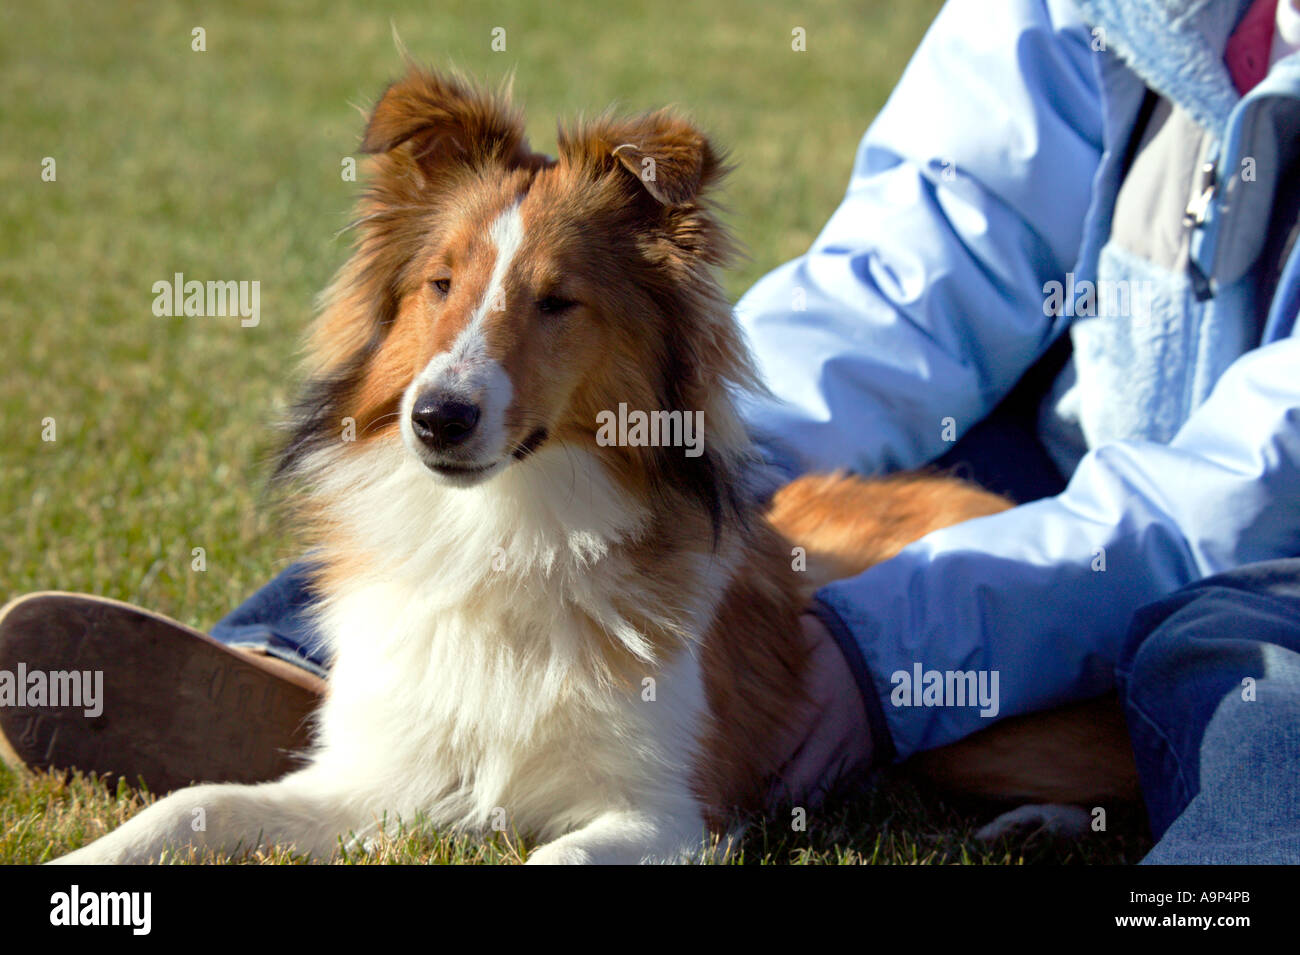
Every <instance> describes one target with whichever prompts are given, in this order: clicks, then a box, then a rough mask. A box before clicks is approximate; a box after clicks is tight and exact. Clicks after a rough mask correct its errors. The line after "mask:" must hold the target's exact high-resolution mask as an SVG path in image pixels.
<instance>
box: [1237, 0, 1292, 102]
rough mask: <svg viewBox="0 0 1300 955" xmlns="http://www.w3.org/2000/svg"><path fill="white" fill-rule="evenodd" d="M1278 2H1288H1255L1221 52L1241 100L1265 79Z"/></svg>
mask: <svg viewBox="0 0 1300 955" xmlns="http://www.w3.org/2000/svg"><path fill="white" fill-rule="evenodd" d="M1279 2H1281V3H1286V2H1287V0H1255V2H1254V3H1252V4H1251V5H1250V9H1249V10H1248V11H1246V15H1245V16H1244V17H1243V18H1242V20H1241V23H1240V24H1238V25H1237V29H1236V31H1234V32H1233V34H1232V36H1231V37H1229V38H1228V46H1227V47H1226V48H1225V49H1224V51H1223V61H1224V63H1226V64H1227V67H1228V73H1229V74H1230V75H1231V76H1232V83H1233V85H1234V86H1236V87H1237V92H1238V93H1241V94H1242V95H1243V96H1244V95H1245V94H1246V93H1247V92H1248V91H1250V90H1252V89H1254V87H1255V84H1257V83H1258V82H1259V81H1260V80H1262V79H1263V78H1264V77H1265V76H1267V75H1268V66H1269V64H1268V59H1269V56H1270V54H1271V53H1272V52H1273V29H1274V26H1275V24H1276V23H1277V5H1278V3H1279Z"/></svg>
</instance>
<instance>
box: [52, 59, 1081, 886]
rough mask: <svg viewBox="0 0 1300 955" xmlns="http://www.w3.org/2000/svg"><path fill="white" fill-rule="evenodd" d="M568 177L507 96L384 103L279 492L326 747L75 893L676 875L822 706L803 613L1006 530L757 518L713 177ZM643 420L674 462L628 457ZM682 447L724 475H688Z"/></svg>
mask: <svg viewBox="0 0 1300 955" xmlns="http://www.w3.org/2000/svg"><path fill="white" fill-rule="evenodd" d="M558 145H559V150H558V151H559V157H558V159H557V160H551V159H548V158H546V157H543V156H540V155H537V154H535V153H533V152H531V151H530V150H529V148H528V146H527V144H526V143H525V140H524V135H523V124H522V120H521V118H520V116H519V115H518V114H517V113H516V112H515V111H514V110H513V109H512V108H511V107H510V105H509V104H508V102H507V101H506V97H505V96H504V95H499V94H489V93H485V92H482V91H479V90H477V89H474V88H473V87H471V86H470V85H469V84H467V83H465V82H463V81H461V80H459V79H456V78H451V77H447V76H443V75H437V74H433V73H428V72H423V71H420V70H417V69H412V70H411V71H410V72H409V74H408V75H407V76H406V77H405V78H404V79H402V80H401V81H400V82H398V83H396V84H394V85H393V86H391V87H390V88H389V89H388V90H387V91H386V92H385V93H384V95H383V97H382V98H381V100H380V101H379V103H378V105H377V106H376V107H375V109H374V112H373V114H372V116H371V117H370V121H369V124H368V127H367V129H366V133H365V138H364V141H363V146H362V148H363V149H364V150H365V151H366V152H368V153H372V154H374V155H375V157H376V158H375V159H374V160H373V168H372V170H371V186H370V189H369V191H368V193H367V194H366V196H365V197H364V199H363V200H362V203H361V209H360V215H359V217H358V221H357V223H356V228H357V230H358V235H359V241H358V244H357V248H356V251H355V253H354V255H353V256H352V258H351V259H350V260H349V261H348V262H347V264H346V265H345V266H344V267H343V269H342V271H341V272H340V274H339V275H338V277H337V278H336V280H335V282H334V283H333V285H332V287H331V288H330V290H329V291H328V293H327V294H326V296H325V300H324V309H323V314H322V316H321V317H320V319H319V321H318V324H317V326H316V329H315V333H314V336H313V338H312V342H311V348H310V354H311V367H310V369H309V381H308V384H307V386H306V388H305V391H304V394H303V397H302V399H301V401H300V402H299V404H298V406H297V419H296V423H295V427H294V430H293V433H292V436H291V438H290V440H289V442H288V445H287V450H286V453H285V457H284V461H283V464H282V468H281V472H282V476H283V477H285V478H286V479H287V480H289V481H290V482H291V484H292V486H293V487H294V488H295V489H296V501H295V504H296V513H297V514H298V516H299V518H300V521H301V525H302V527H303V528H304V529H305V530H306V531H307V533H308V534H309V536H310V543H311V544H312V546H313V547H314V548H315V553H316V554H317V555H318V558H319V561H320V563H319V570H318V574H317V578H316V586H317V588H318V591H319V593H320V595H321V599H320V603H319V606H318V607H317V608H316V614H317V616H318V619H319V624H320V627H321V628H322V630H323V632H324V633H325V634H326V635H327V636H328V640H329V644H330V646H331V648H332V651H333V664H332V668H331V671H330V677H329V690H328V694H327V697H326V699H325V701H324V703H323V705H322V708H321V711H320V714H319V724H318V728H317V734H316V738H317V741H316V744H315V747H314V749H313V750H312V752H311V753H310V754H309V758H308V762H307V763H306V764H305V766H304V768H302V769H301V770H299V771H296V772H294V773H292V774H290V775H289V776H287V777H285V778H283V779H281V780H279V781H276V782H270V783H264V784H259V785H235V784H214V785H200V786H195V787H193V788H190V789H185V790H182V791H179V792H176V793H173V794H172V795H170V796H168V797H167V798H165V799H163V800H161V801H160V802H158V803H157V804H155V805H154V806H152V807H150V808H149V809H147V810H145V811H144V812H141V813H140V814H139V815H137V816H136V817H134V818H133V819H131V820H130V821H129V822H127V823H126V824H125V825H123V826H122V827H120V828H119V829H117V830H116V831H114V832H112V833H111V834H109V835H107V836H105V837H104V838H102V839H100V840H98V841H97V842H94V843H92V844H91V845H89V846H87V847H86V848H84V849H81V850H80V851H78V852H75V853H72V854H71V855H69V856H67V857H65V858H64V859H62V860H60V861H63V862H139V861H145V860H149V859H152V858H156V857H157V856H158V854H159V853H160V852H161V851H162V850H163V849H165V848H168V847H184V846H188V845H197V846H200V847H210V848H216V849H227V850H230V849H234V848H236V847H240V848H250V847H254V846H257V845H270V844H292V845H294V846H296V847H297V848H298V849H299V850H302V851H307V852H311V853H313V854H316V855H319V856H329V855H330V854H331V853H332V852H333V851H334V850H335V849H336V848H337V847H338V845H339V842H340V839H350V838H359V839H362V840H365V839H366V838H368V837H370V836H373V835H374V834H375V833H377V832H378V831H379V830H380V829H381V827H382V825H384V820H387V822H388V823H392V822H393V821H394V820H396V819H403V820H410V819H412V818H414V817H416V816H417V815H420V816H423V817H424V818H426V819H428V820H429V821H430V822H431V823H432V824H434V825H436V826H439V827H442V828H445V829H451V830H458V831H488V830H489V829H490V828H491V826H492V823H493V822H498V823H500V822H501V821H503V820H504V821H505V823H506V825H507V826H508V827H509V828H511V829H513V830H515V831H518V832H520V833H524V834H527V835H528V836H530V837H532V838H535V839H538V840H541V841H542V842H543V843H544V844H543V845H542V846H541V847H540V848H538V849H537V850H536V851H534V852H533V853H532V854H531V855H530V856H529V860H528V861H530V862H638V861H643V860H670V859H677V858H682V857H684V856H687V855H689V854H690V853H692V852H693V851H696V850H698V849H699V847H700V846H701V845H702V844H703V841H704V840H705V838H706V836H707V834H708V832H709V831H710V830H713V831H714V832H718V831H722V830H724V829H725V828H726V827H727V826H728V824H729V821H728V820H729V817H730V814H731V813H732V812H733V810H737V809H740V810H752V809H757V808H760V807H761V806H762V805H763V803H764V799H765V796H766V794H767V792H768V787H769V785H770V783H771V780H772V777H773V774H774V773H775V771H776V770H777V769H778V768H779V764H780V760H781V759H782V757H783V755H785V754H783V753H782V752H781V748H780V747H781V740H782V738H783V734H784V733H785V732H787V723H788V721H789V720H790V718H791V714H797V713H798V712H799V708H800V707H801V705H803V703H804V677H805V668H806V661H807V648H806V647H805V645H804V642H803V637H802V636H801V630H800V626H799V623H798V615H799V613H800V612H801V610H802V608H803V607H804V606H805V603H806V601H807V599H808V596H809V594H810V593H811V591H812V590H813V589H815V587H816V586H818V585H819V584H820V583H823V582H824V581H825V580H826V579H827V578H828V577H831V576H838V575H843V574H847V573H852V572H856V571H858V570H861V569H862V568H865V567H867V566H869V565H870V564H872V563H874V562H876V561H878V560H881V559H883V558H885V557H887V556H889V555H891V554H892V553H894V552H896V551H897V550H898V549H899V548H900V547H902V546H904V545H905V544H906V543H908V542H910V541H911V540H914V539H916V538H917V537H920V536H921V535H923V534H924V533H926V532H928V531H929V530H931V529H933V528H936V527H939V526H942V525H945V524H950V523H954V522H956V521H959V520H964V519H966V518H969V517H973V516H977V515H980V514H988V513H992V512H993V511H996V510H1000V509H1002V508H1003V507H1005V506H1006V503H1005V502H1004V501H1002V500H1001V499H999V498H995V497H993V496H992V495H988V494H985V493H984V492H982V491H980V490H978V489H976V488H973V487H970V486H969V485H964V484H962V483H960V482H956V481H952V480H948V479H945V478H939V477H927V476H908V477H902V478H894V479H891V480H886V481H877V482H866V481H860V480H857V479H853V478H849V477H843V476H821V477H812V478H807V479H804V480H801V481H799V482H796V483H795V484H793V485H790V486H788V487H786V488H785V489H783V490H782V491H781V492H779V493H778V495H777V496H776V498H775V500H774V502H773V503H772V505H771V507H770V510H769V511H768V512H767V513H764V512H763V511H762V510H760V508H759V505H758V504H757V502H756V501H755V500H753V499H752V498H751V496H750V494H749V492H748V491H747V489H746V480H745V475H746V472H747V469H748V468H750V467H751V466H752V464H753V452H752V449H751V447H750V444H749V441H748V438H747V436H746V433H745V430H744V428H743V427H742V425H741V422H740V421H739V420H738V418H737V414H736V411H735V408H734V405H733V402H734V401H735V398H736V395H737V394H738V393H739V392H740V391H741V390H742V389H749V388H755V387H758V385H757V383H756V382H755V380H754V373H753V371H752V368H751V365H750V360H749V358H748V355H747V353H746V349H745V346H744V343H743V339H742V335H741V333H740V331H739V329H738V327H737V326H736V324H735V323H734V321H733V318H732V316H731V314H730V309H729V307H728V304H727V302H726V301H725V299H724V297H723V294H722V292H721V290H720V287H719V285H718V283H717V280H716V277H715V274H714V270H715V267H717V266H719V265H722V264H723V263H725V262H726V261H727V259H728V257H729V255H730V252H731V243H730V241H729V239H728V236H727V234H726V233H725V231H724V229H723V227H722V226H721V225H720V224H719V222H718V220H717V218H716V217H715V216H714V214H713V213H712V212H711V211H710V207H709V204H708V196H709V194H710V192H711V190H712V189H713V188H714V186H715V185H716V183H717V181H718V180H719V178H720V177H721V175H722V173H723V171H724V170H723V167H722V164H721V162H720V159H719V157H718V155H717V153H716V152H715V150H714V149H713V148H711V146H710V144H709V143H708V141H707V140H706V139H705V137H704V136H703V135H701V134H700V133H699V132H698V131H697V130H696V129H695V128H693V127H692V126H691V125H689V124H688V123H687V122H685V121H684V120H682V119H680V118H678V117H677V116H675V115H673V114H671V113H668V112H657V113H653V114H650V115H643V116H639V117H635V118H630V119H615V118H612V117H608V116H606V117H603V118H599V119H596V120H594V121H588V122H584V123H580V124H577V125H575V126H572V127H569V128H565V129H562V130H561V131H560V134H559V140H558ZM620 406H623V407H624V410H626V409H633V410H634V411H637V412H641V413H642V415H643V416H644V417H643V419H642V420H649V421H651V422H653V424H654V425H655V427H654V429H653V431H656V432H660V433H659V435H658V437H659V439H660V440H658V441H657V442H652V441H651V440H650V438H651V437H653V436H654V435H653V434H652V431H651V429H648V428H647V429H641V430H640V431H638V430H637V429H636V428H634V429H633V431H632V433H630V434H626V435H624V438H625V440H624V441H623V442H622V443H619V442H617V441H615V442H610V441H607V440H605V438H606V437H607V436H608V431H609V429H608V428H606V429H605V434H602V422H607V421H608V418H609V415H610V414H611V413H617V412H618V411H619V409H620ZM688 416H689V418H688ZM688 421H689V422H690V423H692V424H693V425H696V426H697V427H698V424H699V423H700V422H702V427H703V434H702V437H703V441H702V443H701V444H699V445H697V446H695V447H687V448H683V447H682V446H680V442H678V443H677V444H676V445H675V444H674V443H673V442H672V441H671V440H669V441H665V440H663V439H664V438H665V437H671V436H672V435H680V434H683V433H685V432H684V430H681V429H683V427H684V425H685V424H686V423H687V422H688ZM350 426H354V430H355V440H345V436H346V435H348V434H349V433H350ZM674 429H678V430H674ZM697 436H698V435H697ZM796 545H797V546H799V547H802V548H804V549H805V550H806V551H807V553H808V554H809V556H810V559H811V563H810V565H809V568H808V570H807V571H805V572H800V571H797V570H795V569H794V566H796V565H797V562H796V561H792V547H794V546H796ZM967 762H968V764H970V763H971V760H970V759H969V758H968V760H967ZM976 762H977V761H976ZM1005 769H1006V767H1005V766H1003V767H1001V770H1000V771H1002V772H1003V776H1001V777H998V778H999V779H1003V778H1005ZM976 775H978V773H977V774H976ZM950 779H951V780H952V781H956V782H958V783H959V784H960V782H961V771H960V770H956V771H954V772H953V773H950ZM975 788H978V787H975ZM1023 794H1028V793H1010V795H1023ZM1057 795H1059V793H1058V794H1057ZM200 809H201V810H202V811H203V813H202V815H203V817H204V819H205V821H206V827H205V828H204V829H203V830H202V831H196V830H195V827H194V826H193V825H192V822H193V820H194V819H195V818H196V817H197V815H198V813H197V812H196V811H197V810H200Z"/></svg>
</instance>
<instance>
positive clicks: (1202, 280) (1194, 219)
mask: <svg viewBox="0 0 1300 955" xmlns="http://www.w3.org/2000/svg"><path fill="white" fill-rule="evenodd" d="M1218 189H1219V177H1218V171H1217V169H1216V168H1215V164H1214V163H1213V162H1205V163H1202V164H1201V176H1200V181H1199V183H1198V184H1197V188H1196V191H1195V192H1194V193H1193V195H1192V198H1191V201H1190V202H1188V203H1187V208H1186V209H1185V210H1183V225H1185V226H1186V227H1187V228H1189V229H1199V228H1201V227H1202V226H1203V225H1205V217H1206V215H1207V214H1208V213H1209V210H1210V204H1211V203H1212V202H1214V196H1215V194H1216V193H1217V192H1218ZM1187 274H1188V276H1189V278H1190V279H1191V282H1192V292H1193V293H1194V294H1195V295H1196V301H1198V302H1204V301H1206V300H1207V299H1210V298H1212V297H1213V296H1214V289H1213V288H1212V286H1211V284H1210V278H1209V276H1207V275H1206V274H1205V273H1204V272H1202V271H1201V268H1200V266H1198V265H1197V264H1196V260H1195V259H1194V258H1192V257H1191V256H1189V257H1188V259H1187Z"/></svg>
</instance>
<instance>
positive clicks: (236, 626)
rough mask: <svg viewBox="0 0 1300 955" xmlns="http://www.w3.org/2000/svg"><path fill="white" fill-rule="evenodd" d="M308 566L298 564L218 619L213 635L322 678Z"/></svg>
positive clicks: (322, 651)
mask: <svg viewBox="0 0 1300 955" xmlns="http://www.w3.org/2000/svg"><path fill="white" fill-rule="evenodd" d="M310 570H311V564H310V563H309V562H307V561H298V562H297V563H295V564H290V565H289V566H288V567H286V568H285V569H284V570H282V571H281V572H280V573H279V575H278V576H276V577H275V578H274V579H273V580H271V581H270V582H269V583H267V584H266V585H264V586H263V587H262V588H261V589H260V590H258V591H257V592H256V593H254V594H253V595H252V596H251V597H249V598H248V599H247V600H245V601H244V602H243V603H242V604H240V605H239V606H238V607H236V608H235V610H233V611H232V612H231V613H229V614H227V615H226V616H225V617H223V618H222V619H221V620H219V621H218V622H217V624H216V626H214V627H213V628H212V636H213V637H214V638H215V639H217V640H220V641H221V642H222V643H225V644H227V645H229V646H234V647H247V648H251V649H258V650H262V651H265V652H266V653H269V654H270V655H272V656H275V657H279V658H280V659H282V660H287V661H288V662H289V663H294V664H297V665H298V666H300V667H303V668H304V669H306V670H310V671H311V672H313V673H315V674H317V675H318V676H324V675H325V671H326V669H327V668H328V667H329V659H328V653H327V650H326V647H325V644H324V642H323V641H322V640H321V638H320V636H319V634H317V633H316V630H315V627H314V626H313V623H312V621H311V619H310V618H309V616H308V613H307V610H308V607H309V606H310V604H311V600H312V595H311V588H310V584H309V576H308V575H309V572H310Z"/></svg>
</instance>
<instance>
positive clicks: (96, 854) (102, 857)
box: [45, 842, 122, 865]
mask: <svg viewBox="0 0 1300 955" xmlns="http://www.w3.org/2000/svg"><path fill="white" fill-rule="evenodd" d="M121 861H122V860H121V859H119V858H117V857H116V854H115V853H112V852H105V851H104V849H103V848H102V847H101V846H100V844H99V842H92V843H91V844H90V845H88V846H82V847H81V848H80V849H74V850H73V851H72V852H69V853H68V854H67V855H62V856H59V857H58V858H57V859H51V860H50V861H49V862H47V863H45V864H46V865H116V864H119V863H121Z"/></svg>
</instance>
